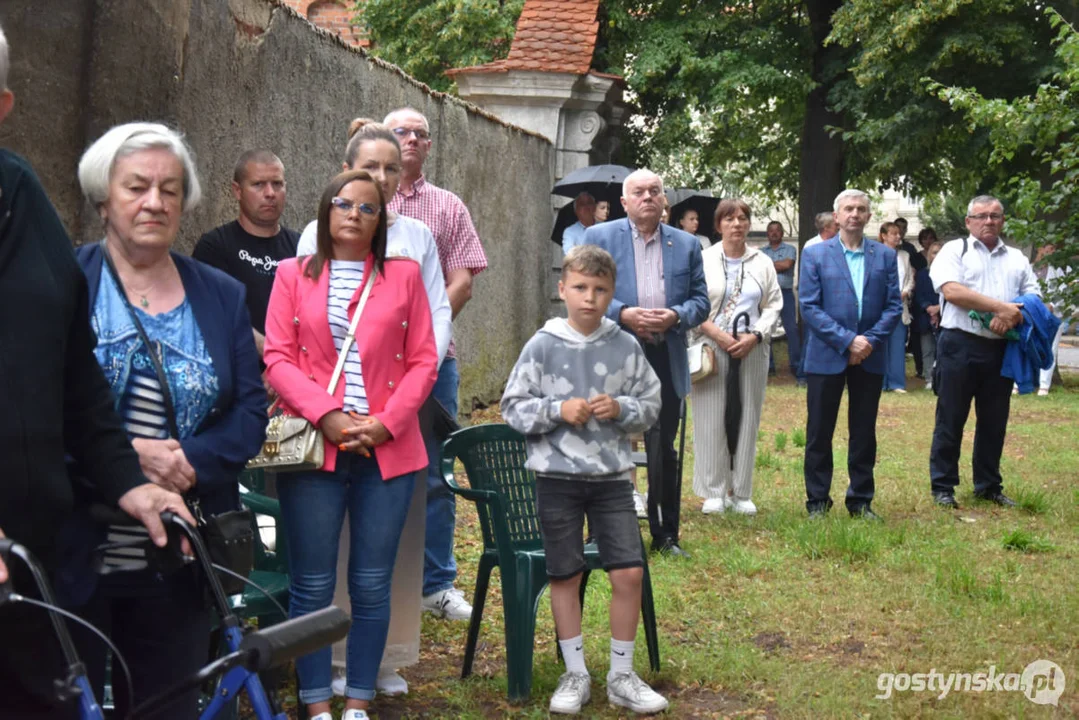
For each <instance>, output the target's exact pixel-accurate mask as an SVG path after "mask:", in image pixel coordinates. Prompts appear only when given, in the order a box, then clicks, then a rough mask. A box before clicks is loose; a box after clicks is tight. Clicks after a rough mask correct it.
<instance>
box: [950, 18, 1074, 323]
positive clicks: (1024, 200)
mask: <svg viewBox="0 0 1079 720" xmlns="http://www.w3.org/2000/svg"><path fill="white" fill-rule="evenodd" d="M1045 14H1046V18H1047V19H1048V21H1049V22H1050V24H1051V25H1052V27H1053V28H1054V29H1055V32H1056V41H1057V44H1056V49H1055V55H1056V58H1057V60H1058V62H1059V66H1060V70H1059V71H1058V72H1057V73H1055V74H1054V75H1053V77H1052V78H1050V79H1048V81H1047V82H1045V83H1043V84H1041V85H1040V86H1039V87H1038V88H1037V89H1036V90H1035V91H1034V92H1032V93H1031V94H1029V95H1024V96H1021V97H1017V98H1013V99H1011V100H1003V99H1000V98H993V97H987V96H986V95H984V94H982V93H979V92H978V91H976V90H974V89H971V88H969V87H958V86H950V87H946V86H943V85H932V86H930V88H929V89H930V91H931V92H933V93H934V94H935V95H937V96H938V97H940V98H941V99H942V100H944V101H945V102H946V103H947V105H948V106H949V107H951V108H953V109H955V110H956V111H958V113H959V117H961V118H962V119H963V120H964V121H965V122H967V123H969V127H970V128H972V129H973V130H975V131H979V132H984V133H985V134H986V135H987V138H988V142H989V144H990V147H991V150H990V152H989V158H988V164H989V166H990V167H991V168H1003V167H1008V166H1010V165H1012V164H1013V163H1014V162H1015V161H1016V159H1017V158H1029V159H1030V160H1031V161H1032V166H1031V167H1030V168H1029V169H1028V170H1027V171H1026V172H1023V173H1018V174H1014V175H1010V176H1007V177H1006V178H1004V179H1002V180H1001V182H1000V183H999V184H998V185H997V186H996V187H994V188H992V189H993V190H994V191H995V192H996V193H997V194H999V195H1000V196H1001V197H1003V198H1006V200H1007V203H1008V208H1007V210H1008V223H1007V226H1006V228H1005V230H1006V232H1007V233H1008V235H1009V236H1010V237H1011V238H1012V239H1013V240H1014V241H1015V242H1017V243H1019V244H1023V245H1027V244H1029V245H1031V246H1034V247H1039V246H1042V245H1046V244H1052V245H1054V247H1055V251H1054V252H1053V254H1052V255H1051V256H1049V257H1048V258H1047V261H1048V262H1050V263H1052V264H1053V265H1056V266H1057V267H1069V268H1071V269H1072V270H1073V271H1075V270H1079V138H1077V137H1076V132H1077V130H1079V33H1077V32H1076V30H1075V28H1074V27H1072V26H1071V25H1070V24H1069V23H1067V22H1066V21H1065V20H1064V18H1063V17H1062V16H1061V15H1060V14H1059V13H1058V12H1056V11H1055V10H1052V9H1048V10H1046V11H1045ZM1068 294H1069V295H1070V297H1071V304H1072V306H1073V307H1079V283H1075V282H1074V281H1073V282H1071V283H1070V289H1069V290H1068Z"/></svg>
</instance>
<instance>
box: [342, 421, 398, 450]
mask: <svg viewBox="0 0 1079 720" xmlns="http://www.w3.org/2000/svg"><path fill="white" fill-rule="evenodd" d="M350 414H351V415H352V418H353V420H355V421H356V422H357V423H358V428H359V430H358V431H355V432H350V433H349V435H350V436H355V435H359V436H360V438H358V439H361V438H362V440H363V441H364V442H363V444H364V446H365V447H369V448H371V447H378V446H379V445H381V444H382V443H384V442H387V441H389V440H390V438H391V437H392V436H391V435H390V431H389V430H387V429H386V426H385V425H383V424H382V421H381V420H379V419H378V418H376V417H374V416H372V415H357V414H356V413H350ZM347 444H348V443H346V445H347Z"/></svg>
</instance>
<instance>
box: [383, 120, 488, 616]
mask: <svg viewBox="0 0 1079 720" xmlns="http://www.w3.org/2000/svg"><path fill="white" fill-rule="evenodd" d="M383 123H384V124H385V125H386V126H387V127H388V128H389V129H390V130H392V131H393V133H394V135H396V136H397V141H398V142H399V143H400V144H401V183H400V185H398V187H397V194H396V195H394V197H393V199H392V200H391V201H390V202H389V203H388V207H389V209H390V210H393V211H394V212H397V213H400V214H401V215H405V216H407V217H411V218H415V219H416V220H419V221H420V222H422V223H424V224H425V225H427V227H429V228H430V229H431V233H432V234H433V235H434V236H435V246H436V247H437V248H438V259H439V261H440V262H441V263H442V274H443V275H444V276H445V278H446V294H447V295H449V298H450V307H451V309H452V310H453V317H455V318H456V317H457V315H458V314H459V313H460V312H461V310H462V309H463V308H464V306H465V303H467V302H468V301H469V299H470V298H471V297H472V276H473V275H475V274H476V273H479V272H482V271H483V269H484V268H486V267H487V256H486V255H485V254H484V252H483V246H482V245H481V244H480V238H479V235H477V234H476V228H475V227H474V226H473V225H472V216H471V215H470V214H469V212H468V208H467V207H465V204H464V203H463V202H461V198H459V197H457V196H456V195H454V194H453V193H452V192H450V191H449V190H443V189H442V188H440V187H436V186H435V185H433V184H431V183H430V182H428V181H427V179H426V178H425V177H424V176H423V163H424V161H425V160H426V159H427V154H428V153H429V152H430V151H431V127H430V125H429V124H428V122H427V118H425V117H424V116H423V115H422V114H421V113H420V112H418V111H417V110H414V109H412V108H400V109H398V110H394V111H393V112H391V113H390V114H389V115H387V116H386V119H385V120H383ZM459 384H460V375H459V374H458V372H457V354H456V351H455V347H454V344H453V342H451V343H450V349H449V352H447V353H446V359H445V360H444V361H443V362H442V367H441V368H440V369H439V372H438V381H437V382H436V383H435V389H434V391H433V394H434V396H435V398H436V399H437V400H438V401H439V402H440V403H442V405H443V406H444V407H445V408H446V410H447V411H449V413H450V414H451V415H453V416H455V417H456V415H457V388H458V385H459ZM427 453H428V460H429V461H430V466H429V467H428V473H427V531H426V540H425V547H424V569H423V607H424V610H427V611H429V612H433V613H435V614H436V615H438V616H440V617H444V618H448V619H450V620H468V619H469V618H471V617H472V606H471V605H470V604H469V603H468V601H467V600H465V597H464V594H463V593H462V592H461V591H460V590H458V589H457V588H455V587H454V581H455V580H456V579H457V563H456V561H455V560H454V557H453V532H454V528H455V525H456V503H455V502H454V497H453V494H452V493H450V492H449V490H448V489H447V488H446V487H445V485H443V483H442V476H441V472H440V470H439V467H438V458H439V447H438V443H437V442H433V441H431V440H429V441H428V447H427Z"/></svg>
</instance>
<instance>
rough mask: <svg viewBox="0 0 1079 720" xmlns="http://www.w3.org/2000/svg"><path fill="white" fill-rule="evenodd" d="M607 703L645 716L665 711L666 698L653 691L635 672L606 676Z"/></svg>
mask: <svg viewBox="0 0 1079 720" xmlns="http://www.w3.org/2000/svg"><path fill="white" fill-rule="evenodd" d="M607 701H608V702H610V703H611V704H612V705H617V706H619V707H624V708H629V709H630V710H632V711H633V712H635V713H644V714H646V715H651V714H652V713H658V712H662V711H663V710H666V709H667V698H665V697H663V696H662V695H660V694H659V693H658V692H656V691H655V690H653V689H652V688H651V687H650V686H649V685H648V683H646V682H645V681H644V680H641V679H640V678H639V677H637V673H635V672H621V673H618V674H616V675H608V676H607Z"/></svg>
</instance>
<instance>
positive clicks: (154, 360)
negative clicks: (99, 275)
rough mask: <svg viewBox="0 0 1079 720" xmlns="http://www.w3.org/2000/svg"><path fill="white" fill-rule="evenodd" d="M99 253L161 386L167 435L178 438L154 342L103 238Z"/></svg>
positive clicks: (167, 389)
mask: <svg viewBox="0 0 1079 720" xmlns="http://www.w3.org/2000/svg"><path fill="white" fill-rule="evenodd" d="M101 254H102V256H104V258H105V265H106V266H107V267H108V268H109V272H110V273H111V274H112V279H113V280H114V281H115V282H116V285H117V289H118V290H119V291H120V295H121V296H122V297H123V299H124V307H126V308H127V313H128V315H130V316H131V321H132V322H133V323H135V332H136V333H138V336H139V340H141V341H142V344H143V345H144V346H146V353H147V354H148V355H149V356H150V364H151V365H153V367H154V373H155V374H156V375H157V382H158V384H159V385H160V386H161V401H162V404H164V406H165V420H166V421H167V422H168V424H169V435H170V436H171V437H172V438H173V439H175V440H179V439H180V430H179V428H178V427H177V425H176V409H175V407H174V406H173V404H172V392H171V391H170V390H169V381H168V378H166V377H165V368H164V367H162V366H161V358H159V357H158V355H157V352H155V351H154V347H155V346H154V344H153V343H151V342H150V338H148V337H147V336H146V330H145V329H143V327H142V323H141V322H139V316H138V315H137V314H136V313H135V308H134V307H132V305H131V301H130V300H128V298H127V291H126V290H124V284H123V283H122V282H121V281H120V273H118V272H117V271H116V265H115V264H114V263H113V261H112V256H111V255H109V248H108V246H106V245H105V241H104V240H102V241H101Z"/></svg>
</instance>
